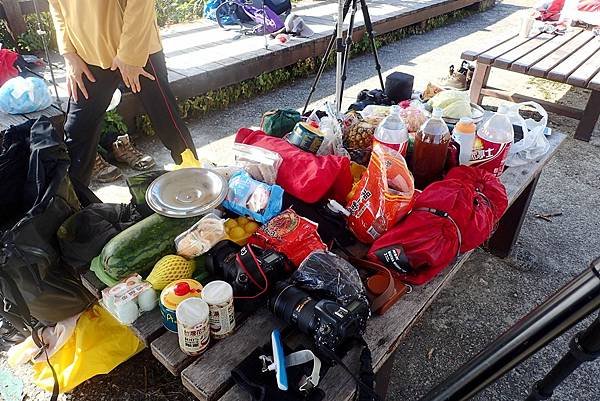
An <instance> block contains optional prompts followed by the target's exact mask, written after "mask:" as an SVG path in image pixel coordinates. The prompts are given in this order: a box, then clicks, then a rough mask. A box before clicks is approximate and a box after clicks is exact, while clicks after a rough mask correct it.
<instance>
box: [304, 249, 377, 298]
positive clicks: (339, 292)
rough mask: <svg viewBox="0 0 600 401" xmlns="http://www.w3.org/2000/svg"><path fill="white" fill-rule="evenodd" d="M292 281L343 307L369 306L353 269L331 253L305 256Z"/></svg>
mask: <svg viewBox="0 0 600 401" xmlns="http://www.w3.org/2000/svg"><path fill="white" fill-rule="evenodd" d="M292 280H293V281H294V283H295V284H296V285H298V287H301V288H303V289H305V290H307V291H316V292H319V293H321V294H323V296H325V297H326V298H329V299H333V300H337V301H338V302H340V304H341V305H343V306H345V305H348V304H350V303H351V302H353V301H355V300H360V301H363V302H364V303H365V304H366V305H368V304H369V301H368V299H367V295H366V291H365V287H364V286H363V283H362V281H361V279H360V276H359V275H358V271H357V270H356V268H355V267H354V266H352V265H351V264H350V262H348V261H347V260H345V259H342V258H341V257H339V256H338V255H336V254H334V253H331V252H327V251H315V252H313V253H311V254H310V255H308V257H307V258H306V259H304V261H303V262H302V263H301V264H300V267H299V268H298V270H296V271H295V272H294V274H293V275H292Z"/></svg>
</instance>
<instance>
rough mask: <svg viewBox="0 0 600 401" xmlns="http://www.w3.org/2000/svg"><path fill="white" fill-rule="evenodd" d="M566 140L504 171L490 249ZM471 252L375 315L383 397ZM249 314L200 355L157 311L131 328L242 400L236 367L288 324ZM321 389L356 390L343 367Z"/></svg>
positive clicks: (349, 393)
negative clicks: (406, 346) (416, 332)
mask: <svg viewBox="0 0 600 401" xmlns="http://www.w3.org/2000/svg"><path fill="white" fill-rule="evenodd" d="M565 138H566V136H565V135H564V134H561V133H553V134H552V135H551V136H550V137H549V140H550V144H551V148H550V150H549V152H548V153H547V154H546V155H545V156H544V157H543V158H542V159H541V160H539V161H537V162H532V163H529V164H527V165H524V166H520V167H514V168H509V169H507V170H506V171H505V172H504V174H503V175H502V177H501V181H502V183H503V184H504V185H505V187H506V190H507V193H508V197H509V208H508V210H507V211H506V213H505V214H504V216H503V218H502V220H501V221H500V224H499V226H498V228H497V230H496V232H495V234H494V236H493V237H492V238H491V239H490V240H489V241H488V243H487V248H488V249H489V251H490V252H492V253H494V254H496V255H498V256H501V257H506V256H508V255H509V254H510V251H511V249H512V247H513V245H514V244H515V242H516V240H517V237H518V235H519V232H520V230H521V226H522V224H523V220H524V218H525V216H526V214H527V210H528V207H529V202H530V200H531V197H532V196H533V193H534V191H535V188H536V185H537V182H538V179H539V177H540V175H541V173H542V171H543V169H544V167H545V165H546V164H547V163H548V161H549V160H550V159H551V158H552V156H553V155H554V153H555V152H556V150H557V149H558V147H559V146H560V144H561V143H562V142H563V141H564V139H565ZM470 254H471V253H470V252H469V253H467V254H464V255H461V256H460V257H459V258H458V259H457V260H456V262H455V263H454V264H453V265H452V266H450V267H449V268H448V269H446V270H445V271H444V272H443V273H442V274H440V275H439V276H438V277H436V278H435V279H434V280H433V281H431V282H430V283H428V284H427V285H424V286H420V287H416V288H414V289H413V291H412V292H411V293H410V294H408V295H406V296H404V297H403V298H401V299H400V300H399V301H398V303H396V304H395V305H394V306H393V307H392V308H391V309H390V310H389V311H388V312H387V313H386V314H385V315H384V316H378V317H373V318H371V319H370V321H369V323H368V326H367V332H366V335H365V339H366V341H367V343H368V345H369V347H370V349H371V351H372V353H373V366H374V369H375V371H376V374H377V388H376V390H377V392H378V393H379V394H381V395H382V396H383V395H385V394H386V392H387V386H388V382H389V375H390V372H391V369H392V365H393V362H394V358H395V355H396V351H397V348H398V346H399V344H400V342H401V340H402V338H403V337H404V336H405V335H406V333H407V332H408V330H409V329H410V328H411V326H412V325H413V324H414V323H415V322H416V321H417V320H418V319H419V317H420V316H421V315H422V314H423V313H424V312H425V310H426V309H427V307H428V306H429V305H430V304H431V303H432V302H433V300H434V299H435V297H436V295H437V294H438V293H439V292H440V290H441V289H442V288H443V287H444V285H445V284H446V283H447V282H449V281H450V279H451V278H452V276H454V274H455V273H456V272H457V271H458V270H459V269H460V267H461V266H462V265H463V264H464V262H465V261H466V260H467V259H468V258H469V256H470ZM84 282H85V283H86V284H87V286H88V287H89V288H90V289H91V290H92V291H95V292H96V294H99V293H98V288H101V287H102V284H101V283H99V281H98V280H97V279H96V278H95V276H94V275H93V273H87V274H86V275H85V276H84ZM244 318H245V319H243V320H242V321H240V322H239V323H240V324H239V325H238V328H237V331H236V333H235V334H233V335H232V336H230V337H228V338H226V339H223V340H221V341H218V342H215V343H213V344H212V345H211V347H210V348H209V349H208V350H207V351H206V352H205V353H204V354H203V355H201V356H199V357H190V356H187V355H185V354H184V353H182V352H181V351H180V349H179V344H178V341H177V335H176V334H174V333H170V332H166V331H165V330H164V329H163V328H162V325H161V323H160V322H161V320H160V317H159V314H158V312H157V311H156V310H155V311H154V312H152V313H150V314H147V315H143V316H142V317H141V318H140V319H138V321H137V322H136V323H135V324H134V326H133V327H132V329H133V330H134V332H135V333H136V334H137V335H138V336H139V337H140V338H141V339H142V340H143V341H144V343H145V344H150V348H151V351H152V353H153V355H154V356H155V357H156V358H157V359H158V360H159V361H160V362H161V363H162V364H163V365H164V366H165V367H166V368H167V370H168V371H169V372H170V373H171V374H173V375H176V376H178V375H181V380H182V382H183V385H184V386H185V387H186V388H187V389H188V390H189V391H191V392H192V393H193V394H194V395H195V396H196V397H197V398H198V399H199V400H202V401H204V400H209V401H216V400H220V401H233V400H238V401H240V400H249V399H250V397H249V396H248V395H247V394H245V393H244V392H243V391H242V390H241V389H240V388H239V386H237V385H235V383H234V382H233V379H232V378H231V370H232V369H233V368H234V367H236V366H237V365H238V364H239V363H240V362H241V361H242V360H243V359H244V358H245V357H246V356H247V355H248V354H249V353H250V352H251V351H253V350H254V349H255V348H256V347H259V346H262V345H264V344H266V343H268V342H269V335H270V333H271V331H272V330H273V329H274V328H283V327H284V324H283V323H282V322H281V321H279V320H278V319H276V318H275V317H274V316H273V315H272V314H271V313H270V312H269V311H267V310H266V309H265V308H262V309H259V310H258V311H257V312H255V313H254V314H252V315H250V316H245V317H244ZM284 334H287V335H286V336H285V342H286V343H288V345H291V346H297V345H305V346H307V345H308V344H310V340H309V339H308V338H306V337H305V336H304V335H301V334H299V333H298V332H297V331H296V330H293V329H290V328H288V329H286V330H285V331H284ZM357 352H358V350H354V351H352V352H350V353H349V355H347V357H346V359H345V362H346V363H347V364H348V365H349V366H350V367H351V368H353V369H357V366H356V362H357V360H358V353H357ZM319 387H320V388H322V389H323V390H324V391H325V392H326V394H327V399H328V400H336V401H339V400H350V399H352V397H353V395H354V392H355V384H354V382H353V381H352V380H351V379H350V378H349V377H348V376H347V373H345V372H344V371H343V370H342V369H341V368H340V367H339V366H336V367H334V368H333V369H331V370H330V371H329V372H328V373H327V375H326V376H325V378H324V379H323V380H322V382H321V384H320V385H319Z"/></svg>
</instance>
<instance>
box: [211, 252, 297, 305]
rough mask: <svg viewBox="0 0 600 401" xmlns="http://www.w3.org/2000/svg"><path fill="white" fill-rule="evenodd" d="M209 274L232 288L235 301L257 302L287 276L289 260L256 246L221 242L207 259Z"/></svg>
mask: <svg viewBox="0 0 600 401" xmlns="http://www.w3.org/2000/svg"><path fill="white" fill-rule="evenodd" d="M206 266H207V268H208V271H209V272H210V273H211V274H212V275H215V276H217V277H220V278H222V279H223V280H225V281H226V282H228V283H229V284H231V287H232V288H233V295H234V297H236V298H258V297H260V296H261V295H263V294H264V293H265V292H266V291H267V289H268V288H269V286H270V283H273V282H275V281H277V280H281V279H284V278H285V277H286V275H287V273H288V263H287V258H286V257H285V256H284V255H283V254H281V253H279V252H275V251H273V250H270V249H262V248H259V247H257V246H255V245H246V246H244V247H240V246H239V245H237V244H236V243H234V242H232V241H221V242H219V243H218V244H216V245H215V246H214V247H213V249H211V250H210V252H209V254H208V258H207V259H206Z"/></svg>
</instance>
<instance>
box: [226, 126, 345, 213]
mask: <svg viewBox="0 0 600 401" xmlns="http://www.w3.org/2000/svg"><path fill="white" fill-rule="evenodd" d="M235 142H236V143H245V144H248V145H254V146H259V147H261V148H264V149H268V150H272V151H274V152H277V153H279V155H280V156H281V157H282V159H283V162H282V163H281V166H280V167H279V171H278V173H277V181H276V182H277V184H278V185H280V186H281V187H282V188H283V189H284V191H285V192H287V193H289V194H290V195H292V196H293V197H295V198H298V199H300V200H301V201H304V202H306V203H316V202H319V201H320V200H322V199H325V198H332V199H335V200H337V201H338V202H345V200H346V195H348V192H350V190H351V189H352V174H351V173H350V159H348V158H347V157H341V156H332V155H331V156H317V155H314V154H312V153H308V152H305V151H303V150H301V149H299V148H297V147H296V146H294V145H292V144H290V143H289V142H287V141H286V140H283V139H280V138H275V137H272V136H269V135H267V134H265V133H264V132H263V131H253V130H251V129H249V128H241V129H240V130H239V131H238V132H237V135H236V137H235Z"/></svg>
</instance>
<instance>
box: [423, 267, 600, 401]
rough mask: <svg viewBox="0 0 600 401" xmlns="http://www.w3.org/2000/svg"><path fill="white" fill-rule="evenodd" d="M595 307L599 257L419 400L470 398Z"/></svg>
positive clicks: (599, 291) (599, 305)
mask: <svg viewBox="0 0 600 401" xmlns="http://www.w3.org/2000/svg"><path fill="white" fill-rule="evenodd" d="M598 308H600V258H598V259H596V260H595V261H593V262H592V263H591V265H590V267H589V268H588V269H586V270H585V271H583V272H582V273H580V274H579V275H578V276H577V277H575V278H574V279H573V280H572V281H571V282H570V283H568V284H567V285H565V286H564V287H563V288H561V289H560V290H558V291H557V292H556V293H555V294H554V295H552V296H551V297H550V298H548V299H547V300H546V301H545V302H544V303H543V304H541V305H540V306H538V307H537V308H535V309H534V310H532V311H531V312H530V313H529V314H528V315H527V316H525V317H524V318H522V319H521V320H519V321H518V322H517V323H516V324H515V325H514V326H513V327H511V328H510V329H508V330H507V331H506V332H505V333H504V334H502V335H501V336H500V337H498V338H497V339H496V340H495V341H494V342H492V343H491V344H490V345H488V346H487V347H486V348H485V349H484V350H483V351H481V352H480V353H479V354H478V355H476V356H475V357H474V358H473V359H471V360H470V361H469V362H467V363H466V364H464V365H463V366H461V367H460V368H458V370H456V371H455V372H454V373H453V374H452V375H451V376H450V377H448V378H447V379H446V380H444V381H443V382H442V383H441V384H439V385H437V386H436V387H435V388H434V389H433V390H431V391H430V392H429V393H427V395H425V397H423V398H421V401H466V400H469V399H471V398H472V397H473V396H475V395H476V394H477V393H479V392H480V391H482V390H483V389H484V388H486V387H487V386H489V385H490V384H492V383H493V382H495V381H496V380H498V379H499V378H500V377H501V376H503V375H504V374H505V373H506V372H508V371H510V370H511V369H513V368H514V367H516V366H517V365H518V364H520V363H521V362H523V361H524V360H525V359H527V358H528V357H530V356H531V355H533V354H534V353H536V352H537V351H539V350H540V349H542V348H543V347H545V346H546V345H547V344H548V343H550V342H551V341H552V340H554V339H555V338H557V337H559V336H560V335H561V334H563V333H564V332H565V331H567V330H569V329H570V328H571V327H573V326H574V325H575V324H577V323H579V322H580V321H582V320H583V319H585V318H586V317H587V316H589V315H590V314H592V313H593V312H594V311H596V310H597V309H598ZM592 327H594V325H592ZM592 330H595V329H592ZM580 339H581V338H580ZM594 342H595V343H596V344H594ZM594 342H592V341H590V344H592V346H595V345H597V340H596V341H594ZM534 399H535V398H534Z"/></svg>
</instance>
